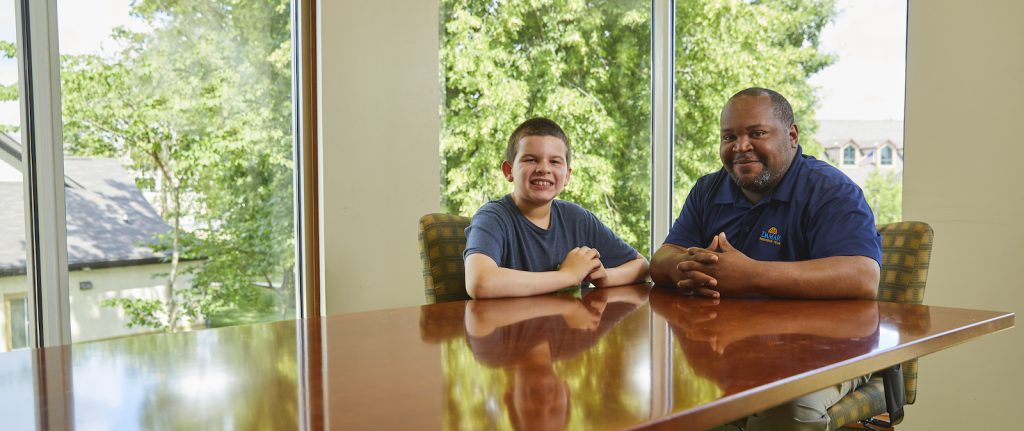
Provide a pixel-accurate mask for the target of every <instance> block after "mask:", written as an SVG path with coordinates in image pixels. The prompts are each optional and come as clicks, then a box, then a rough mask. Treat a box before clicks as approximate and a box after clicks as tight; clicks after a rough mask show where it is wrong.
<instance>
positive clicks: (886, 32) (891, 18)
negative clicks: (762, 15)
mask: <svg viewBox="0 0 1024 431" xmlns="http://www.w3.org/2000/svg"><path fill="white" fill-rule="evenodd" d="M837 4H838V6H839V9H840V12H839V15H838V16H837V17H836V20H835V21H834V22H833V23H832V24H831V25H829V26H827V27H826V28H825V29H824V31H823V32H822V37H821V45H822V46H821V48H822V50H823V51H825V52H828V53H832V54H836V55H838V57H839V59H838V61H837V62H836V63H834V64H833V65H832V66H830V67H828V68H826V69H825V70H823V71H821V72H819V73H818V74H816V75H814V76H812V77H811V79H810V83H811V85H814V86H815V87H818V96H819V98H820V104H819V108H818V118H819V119H825V120H902V119H903V100H904V95H905V87H906V63H907V61H906V57H907V56H906V52H907V44H906V40H907V2H906V1H905V0H839V1H838V2H837Z"/></svg>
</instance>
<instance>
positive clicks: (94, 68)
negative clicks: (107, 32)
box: [62, 0, 294, 330]
mask: <svg viewBox="0 0 1024 431" xmlns="http://www.w3.org/2000/svg"><path fill="white" fill-rule="evenodd" d="M132 13H133V14H134V15H135V16H137V17H139V18H141V19H143V20H144V21H145V22H146V24H147V25H148V27H149V28H150V30H148V31H145V32H130V31H127V30H124V29H118V30H116V31H115V34H114V35H113V36H114V38H115V39H116V40H117V41H118V42H119V44H120V45H121V46H123V49H121V50H120V51H119V52H118V53H117V54H116V55H114V56H112V57H111V58H101V57H97V56H71V57H65V58H63V60H62V61H63V63H62V68H63V69H62V86H63V92H64V113H63V114H64V121H65V151H66V152H67V153H69V154H73V155H86V156H108V157H118V158H120V159H121V160H127V161H128V162H129V164H130V166H129V167H130V168H131V169H132V170H133V171H134V172H136V176H137V179H136V182H137V183H138V184H139V185H140V186H141V187H143V188H148V189H150V190H154V191H156V192H158V195H159V205H158V207H159V209H160V211H161V213H162V215H163V216H164V218H165V219H166V220H168V222H169V223H170V224H171V227H172V229H171V231H170V232H169V233H168V234H167V235H163V236H161V238H160V239H161V246H160V247H161V249H162V250H164V251H166V252H167V254H168V256H169V261H170V263H171V268H170V271H169V273H168V274H165V275H166V277H167V283H166V289H167V293H168V297H169V298H170V300H169V301H167V302H166V303H161V305H160V307H152V306H149V305H147V304H133V302H134V301H135V300H131V299H120V300H116V301H110V302H108V305H112V306H120V307H122V309H124V310H125V311H126V312H128V314H129V315H130V316H131V317H132V319H133V320H134V321H137V322H140V323H142V324H144V325H147V326H154V325H153V324H152V322H154V321H159V322H162V325H161V326H164V327H166V328H167V329H170V330H174V329H175V328H176V327H177V325H178V323H179V321H181V320H183V319H186V320H193V321H196V320H199V319H200V318H202V317H205V316H209V314H210V313H212V312H217V311H219V310H224V309H226V308H233V307H239V306H242V307H261V306H263V307H265V306H266V305H267V304H266V303H265V301H261V300H260V298H261V297H262V296H263V295H261V294H260V292H259V289H258V288H257V286H258V287H262V288H265V289H267V290H270V291H273V292H274V293H275V294H276V295H278V296H279V300H278V301H276V303H277V304H278V309H279V312H280V313H281V315H282V316H284V315H286V314H287V312H288V311H289V310H291V309H292V308H293V307H294V304H293V303H292V301H291V298H292V297H293V292H294V286H293V283H292V279H293V271H294V268H293V267H294V263H293V262H294V257H293V250H294V239H293V236H294V234H293V209H292V208H293V206H292V174H293V168H292V166H293V164H292V133H291V118H292V114H291V39H290V38H291V34H290V33H291V21H290V9H289V3H288V1H286V0H268V1H259V2H249V1H235V0H210V1H205V2H180V1H174V0H150V1H145V2H138V3H135V4H134V5H133V8H132ZM186 221H189V222H190V223H192V227H191V228H186V227H185V226H184V223H185V222H186ZM199 258H201V259H203V260H204V262H203V264H202V265H199V266H197V267H194V268H193V269H190V270H189V271H193V272H194V273H195V274H194V275H195V276H194V278H193V285H192V286H191V288H188V289H174V288H173V285H174V283H175V281H176V280H177V277H179V276H180V271H182V269H181V267H180V265H179V262H180V261H181V260H182V259H199ZM133 310H142V311H143V312H144V313H148V315H143V316H134V315H133V314H132V311H133ZM154 315H157V316H159V318H154Z"/></svg>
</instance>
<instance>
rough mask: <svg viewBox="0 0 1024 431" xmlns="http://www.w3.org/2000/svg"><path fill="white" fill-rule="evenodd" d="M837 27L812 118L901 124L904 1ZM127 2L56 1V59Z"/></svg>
mask: <svg viewBox="0 0 1024 431" xmlns="http://www.w3.org/2000/svg"><path fill="white" fill-rule="evenodd" d="M837 4H838V6H839V9H840V12H839V15H838V16H837V18H836V20H835V21H834V22H833V23H832V24H830V25H828V26H827V27H826V28H825V29H824V31H823V33H822V42H821V44H822V46H821V48H822V50H824V51H825V52H829V53H832V54H836V55H837V56H838V61H837V62H836V63H834V64H833V65H832V66H830V67H828V68H826V69H825V70H823V71H822V72H819V73H818V74H816V75H814V76H812V77H811V79H810V83H811V84H812V85H814V86H815V87H817V88H818V95H819V98H820V103H819V107H818V118H819V119H828V120H889V119H896V120H902V119H903V98H904V92H905V91H904V89H905V76H906V72H905V71H906V16H907V3H906V1H905V0H839V1H838V2H837ZM128 10H129V0H89V1H82V0H58V2H57V16H58V17H57V19H58V31H59V32H60V49H61V53H62V54H84V53H102V52H103V51H102V49H103V47H104V45H106V49H107V50H110V49H111V48H112V47H111V46H110V43H109V42H106V41H107V38H108V37H109V35H110V31H111V29H113V28H114V27H116V26H120V25H123V26H126V27H129V28H132V29H140V28H142V27H141V24H140V23H139V22H138V21H137V20H135V19H134V18H132V17H131V16H129V15H128ZM14 23H15V21H14V0H0V40H7V41H13V40H14V35H15V26H14ZM17 73H18V71H17V63H16V62H15V61H13V60H0V84H10V83H13V82H16V81H17ZM19 115H20V114H19V108H18V105H17V103H13V102H8V103H0V124H15V123H17V122H18V117H19Z"/></svg>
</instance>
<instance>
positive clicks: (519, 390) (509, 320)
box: [466, 286, 647, 429]
mask: <svg viewBox="0 0 1024 431" xmlns="http://www.w3.org/2000/svg"><path fill="white" fill-rule="evenodd" d="M646 299H647V288H646V287H645V286H624V287H614V288H604V289H597V290H594V291H593V292H590V293H589V294H588V295H586V296H585V297H584V298H583V299H582V300H578V299H575V298H571V297H559V296H537V297H528V298H517V299H502V300H483V301H479V300H477V301H469V302H468V303H466V333H467V335H468V337H467V340H468V342H469V345H470V348H471V349H472V351H473V354H474V356H476V358H477V359H478V360H479V361H480V362H482V363H484V364H486V365H489V366H492V367H507V368H509V370H510V371H511V372H512V378H511V379H510V387H509V388H508V390H507V392H506V394H505V403H506V404H507V407H508V412H509V419H510V421H511V422H512V425H513V426H514V427H515V428H516V429H564V428H565V426H566V425H567V424H568V421H569V404H570V402H569V395H570V394H569V386H568V384H567V383H566V382H565V381H564V380H563V379H561V378H560V377H558V375H557V374H555V371H554V367H553V363H554V362H555V361H557V360H559V359H563V358H568V357H572V356H575V355H577V354H579V353H582V352H584V351H586V350H587V349H589V348H590V347H591V346H593V345H594V344H595V343H596V342H597V341H598V340H599V339H600V338H601V337H602V336H603V335H604V334H605V333H607V332H608V331H609V330H610V329H611V328H612V327H614V326H615V324H616V323H618V322H619V321H620V320H622V318H624V317H625V316H626V315H627V314H629V312H631V311H633V310H634V309H635V308H636V307H637V305H639V304H642V303H643V302H644V301H646Z"/></svg>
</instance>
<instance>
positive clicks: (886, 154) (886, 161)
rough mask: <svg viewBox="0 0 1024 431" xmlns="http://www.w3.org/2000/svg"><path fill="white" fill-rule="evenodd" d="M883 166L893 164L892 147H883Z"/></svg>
mask: <svg viewBox="0 0 1024 431" xmlns="http://www.w3.org/2000/svg"><path fill="white" fill-rule="evenodd" d="M882 166H892V147H890V146H888V145H886V146H884V147H882Z"/></svg>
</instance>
